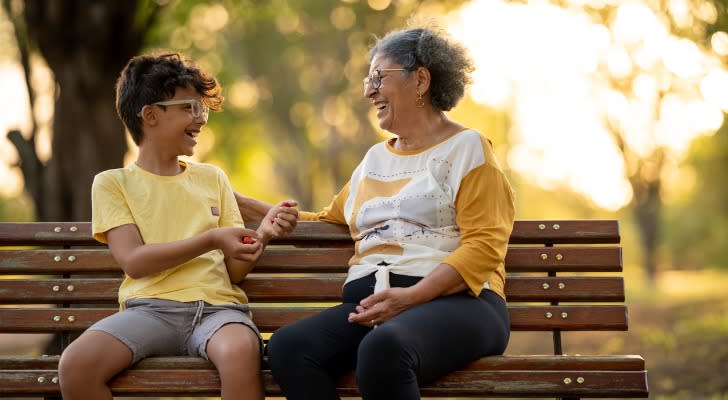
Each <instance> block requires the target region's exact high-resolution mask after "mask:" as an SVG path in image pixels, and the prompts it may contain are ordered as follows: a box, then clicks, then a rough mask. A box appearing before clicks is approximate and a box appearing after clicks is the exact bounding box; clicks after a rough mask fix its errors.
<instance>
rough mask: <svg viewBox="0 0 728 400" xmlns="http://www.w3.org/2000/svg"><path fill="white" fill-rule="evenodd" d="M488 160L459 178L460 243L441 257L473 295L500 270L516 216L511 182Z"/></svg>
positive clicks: (457, 203) (458, 213)
mask: <svg viewBox="0 0 728 400" xmlns="http://www.w3.org/2000/svg"><path fill="white" fill-rule="evenodd" d="M489 162H490V161H488V162H486V164H483V165H481V166H479V167H477V168H475V169H473V170H472V171H471V172H470V173H468V174H467V175H466V176H465V178H463V180H462V183H461V186H460V190H459V191H458V195H457V197H456V200H455V209H456V213H457V216H456V223H457V225H458V227H459V228H460V247H458V248H457V249H456V250H455V251H454V252H453V253H452V254H451V255H449V256H448V257H446V258H445V260H444V261H443V262H444V263H446V264H449V265H451V266H453V268H455V269H456V270H457V271H458V273H459V274H460V275H461V276H462V277H463V279H464V280H465V283H466V284H467V285H468V288H469V289H470V291H472V293H474V294H475V295H479V294H480V291H481V290H482V289H483V285H484V283H485V282H487V281H489V280H490V278H491V275H492V274H493V273H495V271H496V270H498V269H500V270H502V266H503V264H504V262H505V256H506V251H507V250H508V240H509V238H510V235H511V231H512V230H513V220H514V218H515V204H514V195H513V191H512V188H511V186H510V183H509V182H508V179H507V178H506V176H505V175H504V174H503V172H502V171H501V170H500V169H499V168H497V166H496V165H492V164H490V163H489ZM499 267H500V268H499Z"/></svg>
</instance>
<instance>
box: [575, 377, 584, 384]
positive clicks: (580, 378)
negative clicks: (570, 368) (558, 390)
mask: <svg viewBox="0 0 728 400" xmlns="http://www.w3.org/2000/svg"><path fill="white" fill-rule="evenodd" d="M576 383H584V377H583V376H580V377H578V378H576Z"/></svg>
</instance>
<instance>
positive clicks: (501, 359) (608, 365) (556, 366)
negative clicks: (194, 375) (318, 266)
mask: <svg viewBox="0 0 728 400" xmlns="http://www.w3.org/2000/svg"><path fill="white" fill-rule="evenodd" d="M59 359H60V356H57V355H55V356H0V369H14V370H24V369H47V370H55V369H56V368H57V366H58V361H59ZM134 368H135V369H215V367H214V365H213V364H212V363H211V362H210V361H207V360H205V359H203V358H200V357H183V356H180V357H149V358H145V359H143V360H141V361H140V362H138V363H137V364H135V365H134ZM263 368H268V366H267V362H266V360H263ZM644 368H645V360H644V358H642V357H641V356H638V355H558V356H555V355H525V356H524V355H503V356H488V357H483V358H481V359H479V360H477V361H474V362H472V363H470V364H469V365H467V366H465V367H463V368H461V369H462V370H473V371H503V370H539V369H543V370H552V371H562V370H563V371H566V370H581V371H602V370H606V371H637V370H642V369H644Z"/></svg>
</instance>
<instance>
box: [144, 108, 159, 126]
mask: <svg viewBox="0 0 728 400" xmlns="http://www.w3.org/2000/svg"><path fill="white" fill-rule="evenodd" d="M141 114H142V115H141V118H142V122H146V123H147V124H148V125H156V123H157V114H156V113H155V112H154V107H151V106H149V105H146V106H144V107H142V111H141Z"/></svg>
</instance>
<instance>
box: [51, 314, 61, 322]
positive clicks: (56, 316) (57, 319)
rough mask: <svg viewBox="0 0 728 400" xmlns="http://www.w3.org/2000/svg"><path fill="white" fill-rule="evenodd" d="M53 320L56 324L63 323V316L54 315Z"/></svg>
mask: <svg viewBox="0 0 728 400" xmlns="http://www.w3.org/2000/svg"><path fill="white" fill-rule="evenodd" d="M53 320H54V321H56V322H60V321H61V316H60V315H54V316H53Z"/></svg>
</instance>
